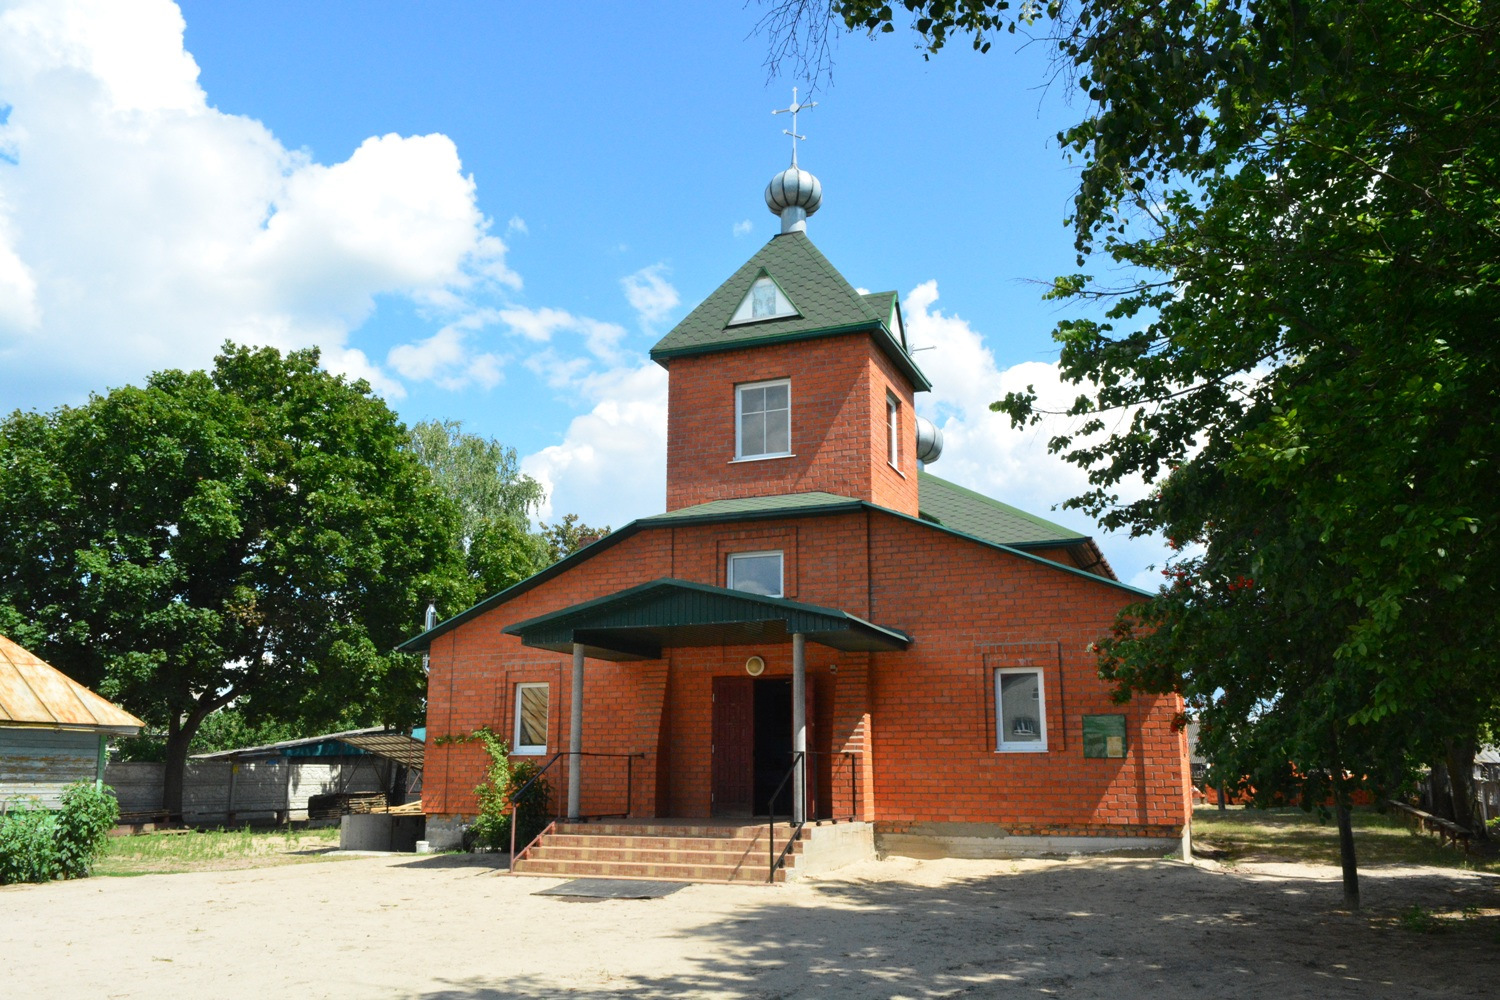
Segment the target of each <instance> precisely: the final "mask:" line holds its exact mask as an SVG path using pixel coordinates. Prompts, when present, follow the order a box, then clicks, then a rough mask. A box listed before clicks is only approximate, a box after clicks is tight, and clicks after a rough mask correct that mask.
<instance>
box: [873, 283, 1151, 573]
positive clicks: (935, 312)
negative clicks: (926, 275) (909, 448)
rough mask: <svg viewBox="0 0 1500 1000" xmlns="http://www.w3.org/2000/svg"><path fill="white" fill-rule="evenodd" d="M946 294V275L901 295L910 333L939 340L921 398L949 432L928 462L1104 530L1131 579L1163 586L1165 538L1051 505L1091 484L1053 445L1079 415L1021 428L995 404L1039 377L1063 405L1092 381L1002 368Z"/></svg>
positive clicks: (923, 358)
mask: <svg viewBox="0 0 1500 1000" xmlns="http://www.w3.org/2000/svg"><path fill="white" fill-rule="evenodd" d="M937 298H938V288H937V282H936V281H928V282H925V283H923V284H920V285H918V286H917V287H916V288H914V289H912V291H911V292H910V293H909V294H908V295H907V296H906V299H905V301H904V302H903V303H902V316H903V318H904V319H905V320H906V333H907V340H908V342H909V343H911V344H912V346H914V347H919V348H921V347H932V348H933V350H930V351H922V352H920V353H919V354H917V355H916V360H917V363H918V364H919V365H920V366H921V368H922V370H923V371H924V372H925V373H926V374H927V376H928V378H929V380H930V381H931V382H932V384H933V391H932V392H931V393H927V394H924V395H919V396H918V397H917V408H918V410H919V411H921V413H922V415H923V416H925V417H927V418H928V419H929V420H932V421H933V422H934V423H936V424H937V425H938V426H939V427H941V428H942V431H943V455H942V458H941V459H940V460H939V461H937V462H935V463H933V465H932V467H931V469H930V470H929V471H931V472H932V473H933V474H934V475H937V476H940V477H942V478H944V479H948V480H951V481H953V482H956V483H959V484H960V485H963V486H967V487H969V488H970V489H974V490H977V491H979V492H981V493H984V494H985V495H987V496H992V497H995V498H996V499H998V500H1003V501H1004V502H1006V503H1009V504H1014V505H1015V506H1017V507H1020V508H1022V509H1023V510H1028V511H1031V512H1032V513H1035V514H1038V515H1040V516H1042V517H1045V518H1047V519H1048V520H1050V521H1056V522H1058V523H1060V524H1063V525H1066V526H1068V527H1070V528H1073V529H1074V530H1077V531H1082V532H1085V533H1087V534H1091V535H1093V536H1095V539H1096V540H1097V541H1098V542H1099V544H1100V548H1101V549H1103V551H1104V555H1105V557H1106V558H1107V559H1109V561H1110V563H1111V565H1112V566H1113V567H1114V569H1115V572H1116V573H1117V574H1118V575H1119V576H1120V578H1121V579H1122V580H1125V581H1126V582H1128V583H1134V584H1135V585H1136V586H1140V587H1144V588H1145V589H1149V590H1154V589H1155V588H1156V585H1157V584H1158V583H1159V582H1160V577H1159V576H1157V575H1155V574H1154V573H1153V572H1152V571H1148V570H1146V569H1145V567H1146V565H1147V564H1151V563H1154V564H1156V565H1158V566H1159V565H1161V563H1162V561H1163V560H1164V558H1165V555H1166V549H1165V547H1164V546H1163V544H1162V542H1161V540H1160V539H1157V538H1142V539H1131V538H1127V537H1126V536H1124V535H1122V534H1105V533H1104V532H1103V531H1102V530H1101V529H1100V528H1099V527H1098V525H1097V524H1094V523H1093V522H1092V521H1091V520H1090V519H1089V518H1088V517H1087V516H1085V515H1083V514H1082V513H1080V512H1078V511H1065V510H1061V509H1058V510H1053V509H1052V508H1053V507H1054V506H1057V505H1060V504H1061V503H1062V502H1063V501H1064V500H1067V499H1068V498H1069V497H1073V496H1077V495H1079V494H1080V493H1083V492H1085V491H1086V490H1087V489H1088V479H1087V475H1086V473H1085V472H1084V471H1083V470H1082V469H1080V468H1078V467H1077V466H1075V465H1070V464H1069V463H1067V462H1065V461H1063V460H1062V458H1061V457H1060V456H1057V455H1051V454H1048V452H1047V441H1048V439H1049V438H1051V437H1052V436H1054V435H1055V434H1057V433H1059V432H1061V431H1063V430H1064V429H1066V428H1067V427H1069V426H1072V424H1073V420H1072V418H1067V417H1052V418H1048V419H1046V420H1044V421H1043V422H1042V423H1041V424H1039V425H1037V426H1035V427H1029V428H1025V429H1022V430H1017V429H1013V428H1012V427H1011V426H1010V418H1009V417H1007V416H1005V415H1004V414H1001V413H995V412H993V411H992V410H990V408H989V407H990V404H991V403H992V402H994V401H995V400H997V399H1001V398H1003V397H1004V396H1005V394H1006V393H1008V392H1018V391H1021V390H1024V389H1025V388H1026V387H1027V386H1028V385H1030V386H1034V387H1035V389H1036V391H1037V397H1038V406H1039V407H1040V408H1042V409H1047V410H1064V409H1066V408H1067V407H1068V405H1069V404H1071V403H1072V401H1073V400H1074V399H1075V398H1076V397H1077V396H1078V395H1079V394H1080V392H1082V391H1083V389H1084V388H1085V387H1079V386H1074V385H1068V384H1065V383H1064V382H1063V381H1062V380H1061V379H1060V378H1059V376H1058V366H1057V365H1056V364H1048V363H1045V362H1040V361H1026V362H1022V363H1020V364H1017V365H1012V366H1011V367H1009V368H1001V367H1000V366H999V365H998V364H997V363H996V361H995V355H994V352H993V351H991V350H990V348H989V346H988V345H987V344H986V343H985V340H984V338H983V337H982V336H981V335H980V334H979V332H978V331H976V330H974V329H973V328H972V327H971V326H969V324H968V322H967V321H965V320H964V319H963V318H962V317H959V316H956V315H945V314H944V313H943V312H942V310H940V309H937V308H935V304H936V302H937ZM1119 492H1120V493H1121V495H1122V496H1124V497H1125V498H1126V499H1134V498H1136V497H1139V496H1143V495H1144V494H1145V492H1146V486H1145V484H1143V483H1141V482H1139V481H1135V482H1128V483H1125V484H1123V485H1122V486H1121V488H1120V490H1119Z"/></svg>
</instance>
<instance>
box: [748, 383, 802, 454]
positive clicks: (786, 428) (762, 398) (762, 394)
mask: <svg viewBox="0 0 1500 1000" xmlns="http://www.w3.org/2000/svg"><path fill="white" fill-rule="evenodd" d="M734 416H735V434H734V455H735V457H736V458H778V457H782V456H785V455H790V454H791V453H792V384H791V382H790V381H789V380H787V379H779V380H777V381H775V382H755V383H752V384H750V385H741V386H736V387H735V390H734Z"/></svg>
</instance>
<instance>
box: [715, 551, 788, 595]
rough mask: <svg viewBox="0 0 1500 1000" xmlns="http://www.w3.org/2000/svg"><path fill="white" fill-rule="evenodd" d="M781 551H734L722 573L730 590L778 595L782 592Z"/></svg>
mask: <svg viewBox="0 0 1500 1000" xmlns="http://www.w3.org/2000/svg"><path fill="white" fill-rule="evenodd" d="M781 568H782V563H781V552H780V551H779V550H778V551H774V552H734V553H731V554H730V556H729V567H728V569H727V570H726V572H725V574H724V578H725V580H727V581H728V583H729V589H730V590H743V591H744V592H745V593H747V594H761V595H762V596H765V597H780V596H781V595H782V593H783V586H782V573H781Z"/></svg>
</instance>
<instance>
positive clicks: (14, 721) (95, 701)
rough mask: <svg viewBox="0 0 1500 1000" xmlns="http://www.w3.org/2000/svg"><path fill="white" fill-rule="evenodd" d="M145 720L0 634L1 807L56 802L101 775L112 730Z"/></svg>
mask: <svg viewBox="0 0 1500 1000" xmlns="http://www.w3.org/2000/svg"><path fill="white" fill-rule="evenodd" d="M143 725H144V723H143V722H141V720H140V719H137V718H136V717H135V716H133V715H131V714H130V713H129V712H127V711H125V710H124V709H123V708H120V707H119V706H118V705H115V704H113V703H111V702H109V701H106V700H105V699H104V698H102V697H100V696H99V695H97V694H95V693H94V692H93V691H90V690H89V689H88V688H86V687H84V686H83V685H82V684H79V683H78V682H77V681H75V680H73V679H72V678H71V677H69V676H67V675H66V674H64V673H63V672H62V671H60V670H58V669H57V668H55V667H53V666H51V665H50V664H48V663H46V662H44V661H43V660H42V659H41V658H40V657H38V656H35V655H34V654H32V653H30V652H28V651H27V650H25V649H22V648H21V647H20V646H18V645H16V644H15V643H14V642H12V641H11V640H10V639H8V638H6V637H5V636H3V635H0V810H3V809H5V808H7V807H9V805H10V804H11V803H13V802H24V801H26V800H28V799H36V800H37V801H38V802H40V803H41V805H42V806H43V807H44V808H47V809H56V808H59V807H60V806H61V805H62V792H63V789H64V788H66V787H67V786H68V785H71V784H73V783H74V782H77V781H102V780H103V778H104V764H105V757H106V748H107V747H108V744H109V738H110V737H111V736H129V735H132V734H134V733H137V732H139V731H140V729H141V726H143Z"/></svg>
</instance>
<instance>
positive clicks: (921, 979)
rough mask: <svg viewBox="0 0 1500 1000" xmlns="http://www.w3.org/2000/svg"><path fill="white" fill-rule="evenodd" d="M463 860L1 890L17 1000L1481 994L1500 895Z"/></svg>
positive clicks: (1437, 888)
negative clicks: (507, 870)
mask: <svg viewBox="0 0 1500 1000" xmlns="http://www.w3.org/2000/svg"><path fill="white" fill-rule="evenodd" d="M558 881H559V880H556V879H538V878H527V877H523V876H517V877H514V878H513V877H509V876H506V875H503V874H496V873H494V872H493V870H492V869H491V868H489V867H488V866H486V865H485V864H484V863H483V862H482V861H480V860H477V859H475V858H471V857H468V856H459V855H444V856H435V857H428V858H415V859H414V858H412V857H410V856H404V857H394V856H387V857H368V858H356V859H351V860H345V861H343V862H341V863H338V864H308V865H294V866H286V867H269V868H257V869H245V870H238V871H202V872H192V873H188V874H177V875H144V876H140V877H135V878H93V879H87V880H83V881H77V882H62V883H53V884H51V885H41V886H29V885H28V886H8V887H4V888H0V955H3V956H4V961H3V967H4V976H5V988H4V993H5V995H6V996H14V997H49V998H51V997H68V998H71V997H79V998H106V997H150V998H158V997H164V996H181V997H195V998H197V997H202V998H237V997H247V998H255V1000H268V998H283V997H297V998H303V997H358V998H386V997H412V998H423V1000H470V998H495V997H511V996H519V997H552V996H571V997H615V996H626V997H678V996H692V997H730V998H739V997H745V998H748V997H847V998H855V997H860V998H863V997H912V998H917V997H923V998H925V997H950V996H978V997H984V996H1018V997H1019V996H1057V995H1064V994H1065V995H1067V996H1070V997H1079V998H1085V997H1101V998H1104V997H1108V998H1128V997H1151V998H1152V1000H1170V998H1175V997H1271V998H1275V1000H1296V998H1315V997H1316V998H1323V997H1362V998H1363V997H1392V998H1398V997H1399V998H1403V1000H1405V998H1411V997H1444V998H1452V997H1494V996H1496V995H1497V989H1500V986H1497V984H1500V917H1497V916H1496V914H1497V913H1500V909H1497V908H1500V878H1497V876H1494V875H1490V874H1476V873H1470V872H1462V871H1453V870H1444V869H1432V868H1401V869H1387V870H1379V869H1374V870H1370V871H1368V872H1367V873H1365V876H1364V881H1363V886H1364V894H1365V900H1366V910H1365V911H1364V912H1363V913H1362V914H1361V915H1358V916H1351V915H1349V914H1346V913H1340V912H1338V909H1337V907H1338V903H1339V898H1340V897H1339V889H1338V882H1337V872H1336V870H1334V869H1332V868H1329V867H1325V866H1312V865H1298V864H1278V863H1240V864H1238V865H1237V866H1235V867H1234V868H1233V869H1224V868H1220V867H1219V866H1217V865H1215V864H1213V863H1211V862H1210V863H1207V864H1200V866H1198V867H1189V866H1186V865H1183V864H1181V863H1179V862H1171V861H1134V860H1132V861H1124V860H1091V861H1017V862H977V861H928V862H918V861H911V860H906V859H891V860H889V861H884V862H869V863H865V864H862V865H858V866H855V867H852V868H848V869H845V870H843V871H841V872H839V873H837V875H836V877H835V876H827V877H824V878H821V879H817V880H806V881H803V882H800V883H796V884H793V885H790V886H779V887H764V886H708V885H700V886H689V887H688V888H685V889H683V890H681V891H679V892H677V893H675V894H673V895H670V896H667V897H665V898H662V899H654V900H608V901H569V900H565V899H561V898H557V897H545V896H535V895H532V893H534V892H536V891H537V890H538V889H543V888H547V887H549V886H552V885H556V884H558Z"/></svg>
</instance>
